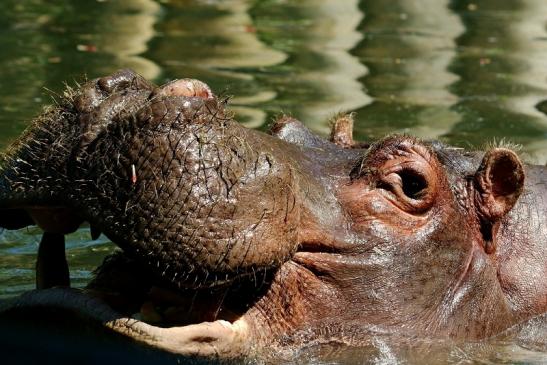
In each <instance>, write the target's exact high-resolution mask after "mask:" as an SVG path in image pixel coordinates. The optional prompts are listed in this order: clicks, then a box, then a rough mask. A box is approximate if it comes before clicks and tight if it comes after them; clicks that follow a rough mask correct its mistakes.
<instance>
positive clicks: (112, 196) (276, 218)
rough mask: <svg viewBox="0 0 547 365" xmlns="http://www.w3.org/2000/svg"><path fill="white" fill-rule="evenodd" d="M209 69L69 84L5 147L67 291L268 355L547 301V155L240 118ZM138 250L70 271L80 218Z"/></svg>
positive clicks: (52, 300) (101, 314)
mask: <svg viewBox="0 0 547 365" xmlns="http://www.w3.org/2000/svg"><path fill="white" fill-rule="evenodd" d="M225 104H226V101H225V100H222V99H221V98H218V97H216V96H215V95H214V94H213V92H212V91H211V90H210V89H209V87H208V86H207V85H205V84H203V83H201V82H199V81H197V80H190V79H183V80H177V81H174V82H172V83H169V84H166V85H163V86H160V87H157V86H155V85H153V84H151V83H149V82H147V81H146V80H144V79H143V78H142V77H140V76H139V75H136V74H135V73H133V72H131V71H128V70H123V71H120V72H118V73H116V74H114V75H112V76H109V77H104V78H100V79H97V80H93V81H90V82H88V83H86V84H85V85H83V86H82V87H81V88H79V89H77V90H67V91H66V92H65V96H64V98H63V100H59V102H58V105H55V106H54V107H51V108H49V109H46V110H45V111H44V113H43V114H42V115H41V116H40V117H38V118H37V119H36V121H35V122H34V123H33V124H32V125H31V126H30V127H29V129H28V130H27V131H26V133H25V134H24V135H23V136H22V137H21V138H20V139H19V140H18V141H16V142H15V143H14V144H13V145H12V146H11V147H10V148H9V149H8V151H7V152H6V153H5V154H4V155H3V157H2V159H1V162H0V163H1V165H0V227H3V228H6V229H19V228H22V227H25V226H28V225H33V224H36V225H38V226H39V227H40V228H42V229H43V231H44V235H43V238H42V242H41V244H40V248H39V254H38V262H37V290H34V291H31V292H27V293H25V294H24V295H22V296H20V297H18V298H13V299H10V300H8V301H5V302H4V303H2V304H1V305H0V309H1V312H2V313H3V317H6V316H8V314H10V313H11V314H12V315H13V313H15V312H17V311H22V310H27V311H32V310H33V309H36V310H38V309H37V308H42V310H44V308H56V309H59V310H61V312H62V311H66V312H72V313H78V314H79V318H80V320H81V321H84V320H86V321H91V322H96V323H100V324H101V326H102V327H104V328H105V329H108V331H113V332H118V333H121V334H123V335H124V336H127V337H130V338H133V339H134V340H136V341H137V342H139V343H143V344H148V345H151V346H154V347H156V348H159V349H162V350H166V351H168V352H173V353H178V354H184V355H196V356H204V357H211V356H220V357H223V358H234V357H242V356H243V357H249V356H263V355H264V354H266V353H268V352H271V351H272V350H271V349H277V350H295V349H300V348H302V347H304V346H307V345H308V344H310V343H335V342H336V343H341V344H347V345H350V346H360V345H364V344H367V343H369V342H370V341H371V339H372V338H373V337H374V336H395V337H397V338H400V339H405V338H406V339H435V340H438V339H447V340H466V341H467V340H473V341H475V340H482V339H487V338H490V337H492V336H496V335H498V334H500V333H503V332H504V331H506V330H507V329H509V328H511V327H513V326H515V325H518V324H521V323H525V322H527V321H530V320H532V319H534V318H538V317H544V316H545V313H546V312H547V280H546V279H545V278H546V277H547V224H546V223H547V199H546V197H547V185H546V184H547V169H546V168H545V167H541V166H531V165H526V164H524V163H522V162H521V160H520V159H519V157H518V156H517V154H515V152H513V151H511V150H510V149H508V148H504V147H495V148H491V149H490V150H488V151H486V152H465V151H463V150H462V149H459V148H453V147H449V146H446V145H443V144H441V143H439V142H424V141H420V140H417V139H415V138H411V137H408V136H389V137H386V138H384V139H383V140H380V141H378V142H375V143H372V144H370V145H367V144H362V143H357V142H354V141H353V138H352V131H351V129H352V119H351V115H341V116H338V117H337V118H335V120H334V122H333V132H332V135H331V138H330V140H325V139H322V138H320V137H318V136H316V135H314V134H313V133H311V132H310V131H309V130H308V129H307V128H306V127H305V126H304V125H303V124H302V123H300V122H299V121H297V120H295V119H293V118H290V117H282V118H280V119H279V120H277V121H276V122H275V123H273V125H272V126H271V128H270V131H269V133H268V134H266V133H262V132H260V131H256V130H249V129H246V128H244V127H243V126H241V125H239V124H238V123H237V122H235V121H234V120H233V119H232V116H231V114H230V113H229V112H228V111H227V110H226V105H225ZM84 222H88V223H89V226H90V229H91V233H92V236H93V237H96V236H98V235H99V234H100V233H101V232H102V233H104V234H105V235H106V236H107V237H108V238H109V239H110V240H112V242H114V243H115V244H116V245H117V246H119V247H120V248H121V250H122V251H120V252H118V253H116V254H114V255H112V256H111V257H108V258H107V259H106V260H105V262H104V263H103V265H102V266H101V267H99V268H98V269H97V271H96V275H95V277H94V279H93V280H92V281H91V282H90V283H89V285H88V286H87V287H86V288H85V289H72V288H69V286H70V281H69V274H68V266H67V263H66V260H65V254H64V235H65V234H67V233H70V232H73V231H75V230H76V229H78V227H80V226H81V225H82V224H83V223H84Z"/></svg>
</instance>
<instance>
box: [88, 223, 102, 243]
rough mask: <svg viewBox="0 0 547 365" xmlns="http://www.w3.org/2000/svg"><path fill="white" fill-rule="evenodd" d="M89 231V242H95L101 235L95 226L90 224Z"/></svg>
mask: <svg viewBox="0 0 547 365" xmlns="http://www.w3.org/2000/svg"><path fill="white" fill-rule="evenodd" d="M89 231H90V232H91V240H93V241H95V240H96V239H97V238H99V236H100V235H101V230H100V229H99V228H97V226H95V225H93V224H90V225H89Z"/></svg>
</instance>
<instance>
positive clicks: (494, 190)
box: [475, 148, 524, 223]
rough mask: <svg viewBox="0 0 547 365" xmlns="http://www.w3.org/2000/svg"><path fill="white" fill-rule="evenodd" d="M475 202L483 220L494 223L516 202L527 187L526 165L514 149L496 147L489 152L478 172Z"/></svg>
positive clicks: (476, 175)
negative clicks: (525, 184)
mask: <svg viewBox="0 0 547 365" xmlns="http://www.w3.org/2000/svg"><path fill="white" fill-rule="evenodd" d="M475 183H476V184H475V186H476V188H477V192H478V194H477V195H476V197H475V203H476V206H477V208H478V210H479V212H478V213H479V215H480V216H481V218H482V219H483V220H487V221H490V222H491V223H495V222H496V221H498V220H500V219H501V218H502V217H503V216H505V215H506V214H507V213H508V212H509V211H510V210H511V208H513V206H514V205H515V203H516V202H517V200H518V198H519V196H520V194H521V193H522V190H523V187H524V167H523V165H522V162H521V161H520V159H519V158H518V156H517V155H516V154H515V152H513V151H511V150H508V149H506V148H494V149H491V150H490V151H488V152H486V154H485V155H484V158H483V159H482V163H481V165H480V167H479V169H478V170H477V172H476V173H475Z"/></svg>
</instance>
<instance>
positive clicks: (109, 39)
mask: <svg viewBox="0 0 547 365" xmlns="http://www.w3.org/2000/svg"><path fill="white" fill-rule="evenodd" d="M546 23H547V2H546V1H545V0H520V1H513V0H481V1H457V0H453V1H450V0H393V1H389V2H386V1H382V0H362V1H357V0H343V1H342V0H315V1H314V0H303V1H282V0H264V1H244V0H228V1H220V0H218V1H215V0H194V1H191V0H172V1H152V0H129V1H58V2H50V1H45V0H27V1H24V2H21V1H15V0H4V1H2V2H1V3H0V49H2V52H0V131H1V133H0V148H3V147H5V146H6V145H7V144H8V143H9V141H11V140H13V139H14V138H15V137H16V136H17V135H19V134H20V133H21V131H22V130H23V129H24V128H25V126H26V125H27V124H28V121H29V120H30V119H31V117H32V116H33V115H35V114H36V113H38V111H39V110H40V108H41V107H42V106H43V105H45V104H48V103H50V102H51V96H52V95H55V93H57V92H60V91H61V90H62V85H63V82H65V81H66V82H68V83H69V84H71V83H73V82H74V80H78V81H82V80H83V77H82V75H84V74H85V75H87V77H89V78H93V77H97V76H100V75H104V74H108V73H111V72H113V71H115V70H116V69H118V68H121V67H131V68H134V69H135V70H137V71H138V72H139V73H141V74H143V75H144V76H146V77H147V78H150V79H153V80H155V81H156V82H164V81H166V80H169V79H172V78H177V77H196V78H200V79H202V80H204V81H206V82H207V83H209V84H210V85H211V86H212V87H213V88H214V89H215V90H216V91H217V92H219V93H223V94H228V95H233V96H234V97H233V98H232V108H233V110H234V111H235V112H236V114H237V117H238V119H239V120H240V121H242V122H243V123H245V124H246V125H247V126H249V127H252V128H261V129H263V128H265V126H266V125H267V124H268V123H269V122H270V121H271V120H272V118H274V117H275V116H276V115H278V114H279V113H281V112H284V113H289V114H292V115H294V116H296V117H298V118H300V119H302V120H303V121H304V122H305V123H306V124H307V125H308V126H310V127H311V128H312V129H314V130H316V131H318V132H319V133H323V134H326V133H327V130H328V119H329V117H330V116H331V115H333V114H334V113H336V112H339V111H356V112H357V121H356V132H357V135H358V137H360V138H362V139H374V138H379V137H382V136H384V135H385V134H387V133H392V132H402V133H409V134H414V135H418V136H420V137H423V138H440V139H442V140H444V141H446V142H449V143H453V144H457V145H461V146H465V147H471V148H473V147H480V146H481V145H483V144H484V143H485V142H488V141H492V140H493V139H496V140H500V139H506V140H510V141H513V142H516V143H520V144H522V145H523V148H522V151H523V153H525V154H526V155H527V156H528V157H527V158H528V159H529V160H531V161H535V162H539V163H545V162H546V161H547V117H546V115H545V113H546V112H547V107H546V105H547V101H546V100H547V31H546ZM46 90H51V91H46ZM0 240H1V244H0V297H5V296H10V295H14V294H17V293H20V292H22V291H24V290H27V289H29V288H31V287H32V286H33V276H34V272H33V267H34V259H35V252H36V247H37V242H38V240H39V232H38V231H37V230H35V229H27V230H23V231H20V232H7V231H4V232H0ZM110 250H112V246H111V244H109V243H108V241H107V240H106V238H101V239H100V240H98V241H96V242H91V241H90V239H89V235H88V232H87V230H86V229H85V228H83V229H81V230H80V231H78V232H77V233H76V234H74V235H72V236H71V237H69V240H68V257H69V261H70V265H71V273H72V276H73V282H74V284H75V285H76V286H81V285H83V284H84V283H85V281H86V280H87V279H88V278H89V277H90V275H91V270H92V268H93V267H95V266H96V265H97V264H98V263H99V262H100V261H101V258H102V257H103V256H104V254H105V252H109V251H110Z"/></svg>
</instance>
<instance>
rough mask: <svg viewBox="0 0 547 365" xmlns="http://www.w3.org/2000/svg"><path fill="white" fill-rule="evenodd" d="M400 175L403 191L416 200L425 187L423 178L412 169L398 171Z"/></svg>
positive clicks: (421, 194) (425, 183)
mask: <svg viewBox="0 0 547 365" xmlns="http://www.w3.org/2000/svg"><path fill="white" fill-rule="evenodd" d="M398 174H399V176H400V177H401V183H402V190H403V193H404V194H405V195H406V196H407V197H409V198H410V199H414V200H418V199H420V198H421V197H422V196H423V195H424V194H425V190H426V189H427V181H426V180H425V178H424V177H423V176H422V175H420V174H418V173H416V172H415V171H412V170H402V171H400V172H399V173H398Z"/></svg>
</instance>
